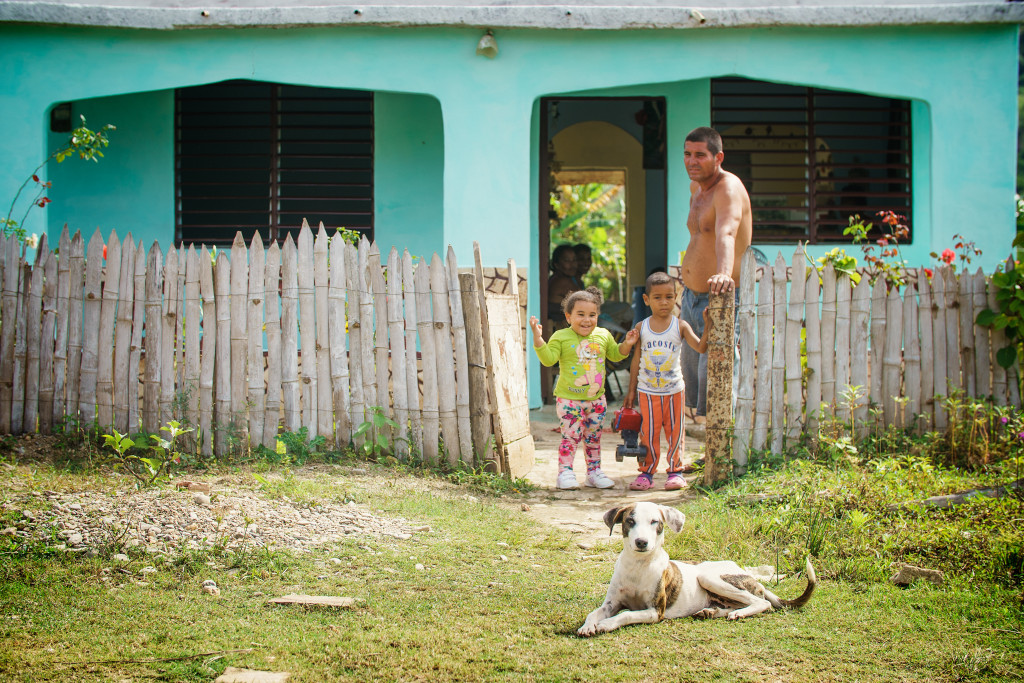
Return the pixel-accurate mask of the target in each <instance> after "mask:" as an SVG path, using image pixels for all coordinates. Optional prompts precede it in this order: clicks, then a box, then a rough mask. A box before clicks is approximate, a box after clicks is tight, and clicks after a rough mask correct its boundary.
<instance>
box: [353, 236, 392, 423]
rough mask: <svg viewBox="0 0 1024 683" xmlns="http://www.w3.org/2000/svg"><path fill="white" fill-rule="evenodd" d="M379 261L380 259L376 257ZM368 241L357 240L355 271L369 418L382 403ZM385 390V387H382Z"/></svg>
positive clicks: (365, 393) (364, 237)
mask: <svg viewBox="0 0 1024 683" xmlns="http://www.w3.org/2000/svg"><path fill="white" fill-rule="evenodd" d="M377 262H378V263H379V262H380V260H379V259H378V260H377ZM369 263H370V243H369V242H368V241H367V240H366V235H363V236H362V238H361V239H360V240H359V270H358V271H356V275H357V277H356V286H357V287H358V288H359V329H360V331H361V332H362V338H361V342H362V346H361V349H360V350H361V352H362V357H361V359H360V360H361V362H362V365H363V401H365V403H366V410H367V415H366V418H365V419H369V414H368V413H369V409H370V408H376V407H378V406H380V404H381V403H382V402H381V401H380V400H379V399H378V398H377V376H376V374H375V371H374V362H373V356H374V354H373V342H374V339H373V295H372V294H371V292H370V268H369ZM384 392H385V393H386V392H387V388H386V387H385V388H384Z"/></svg>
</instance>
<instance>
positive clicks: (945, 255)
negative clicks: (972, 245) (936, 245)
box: [941, 249, 956, 263]
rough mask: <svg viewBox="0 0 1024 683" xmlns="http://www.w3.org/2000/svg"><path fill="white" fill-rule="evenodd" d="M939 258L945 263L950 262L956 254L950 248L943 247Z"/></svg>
mask: <svg viewBox="0 0 1024 683" xmlns="http://www.w3.org/2000/svg"><path fill="white" fill-rule="evenodd" d="M941 258H942V260H943V261H945V262H946V263H952V262H953V259H955V258H956V254H954V253H953V250H952V249H943V250H942V257H941Z"/></svg>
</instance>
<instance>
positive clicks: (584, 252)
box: [572, 242, 594, 289]
mask: <svg viewBox="0 0 1024 683" xmlns="http://www.w3.org/2000/svg"><path fill="white" fill-rule="evenodd" d="M572 250H573V253H574V254H576V289H586V287H587V283H586V282H584V281H583V276H584V275H586V274H587V273H589V272H590V268H591V267H592V266H593V265H594V253H593V251H591V249H590V245H589V244H583V243H582V242H580V243H579V244H577V245H575V246H574V247H573V248H572Z"/></svg>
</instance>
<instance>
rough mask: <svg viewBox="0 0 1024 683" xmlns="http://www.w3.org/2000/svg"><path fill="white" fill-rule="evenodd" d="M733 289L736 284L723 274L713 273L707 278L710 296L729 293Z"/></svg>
mask: <svg viewBox="0 0 1024 683" xmlns="http://www.w3.org/2000/svg"><path fill="white" fill-rule="evenodd" d="M735 287H736V283H735V282H733V281H732V278H731V277H729V276H728V275H725V274H724V273H715V274H714V275H712V276H711V277H709V278H708V291H709V292H710V293H711V294H722V293H725V292H731V291H732V290H733V289H735Z"/></svg>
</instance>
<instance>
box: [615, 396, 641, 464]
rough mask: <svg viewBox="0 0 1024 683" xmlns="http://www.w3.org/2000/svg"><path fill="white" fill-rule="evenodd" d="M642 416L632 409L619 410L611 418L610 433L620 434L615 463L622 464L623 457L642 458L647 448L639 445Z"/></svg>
mask: <svg viewBox="0 0 1024 683" xmlns="http://www.w3.org/2000/svg"><path fill="white" fill-rule="evenodd" d="M643 423H644V418H643V415H641V414H640V413H638V412H637V411H635V410H633V409H632V408H619V409H618V410H616V411H615V414H614V416H613V417H612V431H615V432H622V443H621V444H619V445H618V446H617V447H616V448H615V461H616V462H622V459H623V458H624V457H625V456H627V455H628V456H630V457H635V458H638V459H639V458H643V457H646V456H647V447H646V446H641V445H640V428H641V427H642V426H643Z"/></svg>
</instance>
